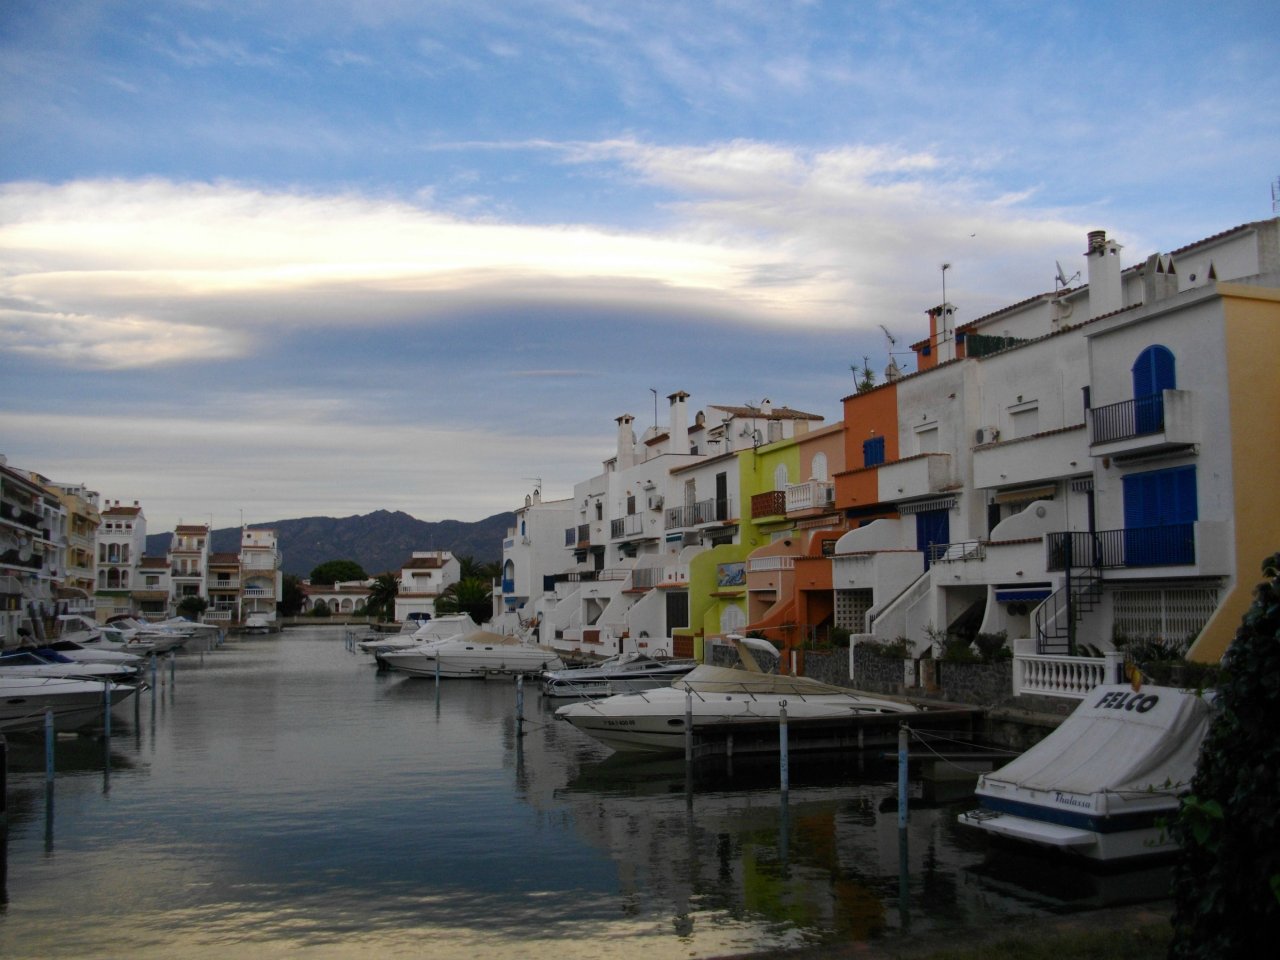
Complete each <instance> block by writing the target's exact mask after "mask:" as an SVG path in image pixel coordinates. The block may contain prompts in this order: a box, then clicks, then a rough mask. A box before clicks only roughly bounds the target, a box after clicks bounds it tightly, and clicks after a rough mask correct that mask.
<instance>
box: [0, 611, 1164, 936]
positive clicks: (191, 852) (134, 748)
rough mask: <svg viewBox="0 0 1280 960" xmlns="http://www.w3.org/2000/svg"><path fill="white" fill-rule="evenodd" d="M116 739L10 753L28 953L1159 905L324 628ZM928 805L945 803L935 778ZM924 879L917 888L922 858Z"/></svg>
mask: <svg viewBox="0 0 1280 960" xmlns="http://www.w3.org/2000/svg"><path fill="white" fill-rule="evenodd" d="M159 676H160V679H161V681H162V683H161V685H160V686H159V688H158V690H157V695H156V696H155V697H153V696H152V695H151V694H150V693H143V694H142V695H141V698H140V699H139V700H138V701H137V704H138V705H137V708H135V705H134V702H133V701H132V700H131V701H128V702H126V703H123V704H119V705H117V707H116V708H115V711H114V714H113V724H112V733H113V736H112V739H111V741H110V745H109V764H107V763H104V755H105V754H106V752H107V750H106V745H105V744H104V743H103V742H102V741H101V740H98V739H93V738H88V737H66V736H64V737H61V738H60V739H59V742H58V745H57V768H58V775H57V780H56V783H55V786H54V790H53V800H52V805H50V804H49V802H48V797H47V794H46V790H45V784H44V773H43V761H44V747H43V743H42V742H41V741H40V740H39V739H36V740H21V741H20V740H18V739H17V738H11V739H10V743H9V754H10V756H9V778H8V779H9V784H8V807H9V810H8V814H9V815H8V827H7V835H6V836H5V838H4V840H3V842H2V846H0V864H2V865H3V868H2V869H0V956H3V957H6V958H21V957H33V958H34V957H39V958H48V957H130V958H150V957H164V958H204V957H215V956H216V957H226V956H254V957H272V956H289V957H294V956H308V957H335V958H339V957H357V956H379V957H394V956H422V955H424V954H425V955H430V956H432V957H434V958H449V960H451V958H464V957H465V958H471V957H477V956H481V957H497V958H508V957H510V958H517V957H521V958H527V957H555V958H566V960H574V958H591V957H610V958H616V957H640V956H643V957H645V958H646V960H661V958H668V957H670V958H676V957H680V958H688V957H707V956H718V955H724V954H732V953H749V952H751V951H756V950H763V949H768V948H775V947H781V946H801V945H811V944H817V943H829V942H836V941H840V942H849V941H854V940H873V939H878V940H884V941H890V942H892V941H897V940H901V939H904V938H909V937H910V936H911V935H912V934H914V933H919V932H924V931H930V932H934V933H936V932H937V931H939V930H955V931H956V934H957V937H961V936H963V931H964V930H965V929H969V928H973V927H986V926H989V925H990V924H992V923H996V922H999V921H1000V920H1001V919H1002V918H1007V917H1011V916H1034V915H1037V914H1044V913H1050V912H1053V913H1059V912H1064V911H1069V910H1080V909H1088V908H1091V907H1095V906H1098V905H1101V904H1104V903H1115V902H1124V901H1126V900H1137V899H1144V898H1147V897H1149V896H1152V895H1154V896H1158V895H1159V894H1160V893H1161V890H1162V884H1163V883H1164V881H1165V878H1166V877H1167V874H1162V873H1161V872H1159V871H1157V872H1155V873H1150V872H1144V873H1141V874H1127V875H1122V876H1120V877H1106V878H1098V877H1094V876H1092V875H1090V874H1085V873H1078V872H1074V871H1065V870H1063V868H1062V867H1061V865H1050V864H1046V863H1041V862H1039V861H1036V860H1019V859H1017V858H1010V857H1009V856H1008V855H1004V854H994V853H989V852H988V851H987V849H986V845H985V841H984V840H983V839H982V838H980V837H973V836H970V835H969V834H967V833H966V832H964V831H963V830H962V829H961V828H959V827H958V826H957V825H956V824H955V813H956V811H957V810H958V809H961V808H962V807H963V804H962V805H961V807H959V808H958V807H956V806H933V807H929V806H924V805H921V806H919V807H915V808H913V809H912V812H911V818H910V827H909V830H908V834H907V847H906V850H905V851H904V850H902V849H901V846H900V844H899V835H898V829H897V812H896V808H895V807H894V806H893V804H892V798H893V797H894V795H895V791H896V781H895V776H896V774H895V771H894V769H893V767H892V766H888V765H885V764H883V763H879V762H875V761H872V762H869V763H864V765H861V766H860V765H859V764H858V763H857V762H856V761H849V763H848V765H846V766H843V767H842V766H840V765H839V764H833V763H832V762H831V761H830V760H829V759H828V760H826V761H821V762H816V761H813V760H809V759H800V758H796V757H793V758H792V764H791V790H790V795H789V800H788V802H787V804H786V805H785V807H784V806H783V805H782V803H781V802H780V798H779V792H778V789H777V771H776V765H775V764H773V763H770V764H767V765H765V766H764V768H763V769H755V770H744V769H742V768H741V765H739V767H738V768H737V769H734V770H729V769H727V768H726V763H725V761H723V760H719V761H715V760H711V761H705V762H703V763H702V765H700V766H699V768H698V773H697V775H696V777H695V780H694V783H693V785H692V789H689V784H687V783H686V778H685V772H684V767H683V761H682V760H675V761H668V760H656V761H655V760H636V759H633V758H629V757H623V756H614V755H611V754H610V752H609V751H608V750H607V749H606V748H604V747H601V746H599V745H598V744H596V743H595V741H593V740H591V739H590V738H588V737H587V736H586V735H584V734H581V733H579V732H578V731H576V730H574V729H573V728H572V727H570V726H569V725H567V724H565V723H561V722H558V721H556V720H555V719H554V717H552V715H551V709H552V708H551V706H550V705H549V704H545V703H543V702H542V700H541V698H540V697H539V696H538V694H537V692H536V685H535V684H532V683H529V684H528V689H527V691H526V695H525V716H526V718H528V722H526V724H525V736H524V737H523V738H522V739H521V740H520V742H519V745H518V744H517V737H516V724H515V687H514V685H513V684H512V683H511V682H510V681H502V682H496V681H490V682H486V681H467V680H453V681H449V680H446V681H443V682H442V684H441V686H440V689H439V693H438V695H437V690H436V685H435V683H434V682H433V681H431V680H420V679H413V678H407V677H403V676H401V675H397V674H379V673H378V672H377V671H376V670H375V669H374V667H373V661H372V660H371V659H370V658H369V657H367V656H366V655H364V654H360V653H353V652H350V651H348V649H347V647H346V644H345V643H344V642H343V631H342V630H341V629H339V628H333V627H316V628H307V629H301V630H291V631H287V632H286V633H284V634H283V635H276V636H273V637H260V638H259V637H255V638H241V639H232V640H229V641H228V642H227V643H226V644H225V645H223V646H222V647H221V648H220V649H218V650H216V651H212V652H209V653H207V654H204V655H203V656H201V655H199V654H192V653H185V654H182V655H180V656H179V657H178V659H177V661H176V671H175V674H174V680H173V682H170V681H169V671H168V670H167V669H162V670H161V671H160V674H159ZM913 789H914V790H915V791H916V792H918V785H917V784H913ZM904 862H905V864H906V866H907V869H906V871H905V872H904V871H903V870H902V869H901V867H902V864H903V863H904Z"/></svg>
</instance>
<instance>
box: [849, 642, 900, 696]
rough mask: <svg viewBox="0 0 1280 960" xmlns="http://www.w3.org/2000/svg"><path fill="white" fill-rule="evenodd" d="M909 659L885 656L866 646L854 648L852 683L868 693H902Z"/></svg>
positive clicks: (856, 687)
mask: <svg viewBox="0 0 1280 960" xmlns="http://www.w3.org/2000/svg"><path fill="white" fill-rule="evenodd" d="M908 663H909V661H906V660H902V659H900V658H898V657H884V656H881V655H880V654H878V653H874V652H872V651H871V650H868V649H867V648H866V647H864V646H861V645H859V646H856V647H854V648H853V677H852V684H853V687H854V688H855V689H857V690H865V691H866V692H867V693H892V694H900V693H902V692H903V691H904V690H905V688H906V687H905V684H904V682H903V677H904V674H905V670H906V664H908Z"/></svg>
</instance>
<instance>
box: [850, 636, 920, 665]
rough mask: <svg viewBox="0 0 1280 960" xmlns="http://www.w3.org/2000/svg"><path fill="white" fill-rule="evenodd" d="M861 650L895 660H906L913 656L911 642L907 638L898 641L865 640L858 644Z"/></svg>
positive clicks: (900, 638)
mask: <svg viewBox="0 0 1280 960" xmlns="http://www.w3.org/2000/svg"><path fill="white" fill-rule="evenodd" d="M858 649H859V650H866V651H867V652H869V653H873V654H875V655H876V656H878V657H889V658H891V659H894V660H906V659H907V658H909V657H910V656H911V641H910V640H908V639H907V638H906V637H898V639H897V640H892V641H889V640H864V641H863V642H862V643H860V644H858Z"/></svg>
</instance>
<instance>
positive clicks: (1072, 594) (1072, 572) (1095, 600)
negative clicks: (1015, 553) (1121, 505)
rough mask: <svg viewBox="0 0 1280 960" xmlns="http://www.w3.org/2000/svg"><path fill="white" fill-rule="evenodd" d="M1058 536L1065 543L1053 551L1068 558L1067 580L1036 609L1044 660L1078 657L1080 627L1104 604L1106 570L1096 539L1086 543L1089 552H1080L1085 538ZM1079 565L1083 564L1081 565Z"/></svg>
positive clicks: (1039, 647)
mask: <svg viewBox="0 0 1280 960" xmlns="http://www.w3.org/2000/svg"><path fill="white" fill-rule="evenodd" d="M1057 536H1061V537H1063V538H1064V539H1063V540H1062V541H1061V542H1051V543H1050V544H1049V549H1050V552H1051V553H1052V554H1056V555H1057V556H1058V557H1063V556H1064V555H1065V558H1066V562H1065V563H1064V564H1063V566H1062V569H1063V571H1064V574H1065V580H1064V582H1063V585H1062V586H1061V587H1059V588H1058V589H1057V590H1055V591H1054V592H1053V593H1052V594H1050V595H1049V596H1048V597H1047V598H1045V601H1044V602H1043V603H1041V604H1040V606H1039V607H1037V608H1036V612H1035V624H1036V653H1038V654H1040V655H1042V656H1053V655H1059V656H1062V655H1069V656H1075V655H1076V654H1077V653H1078V650H1077V649H1076V647H1077V644H1076V641H1075V636H1076V626H1077V624H1079V623H1080V621H1081V620H1083V619H1084V615H1085V614H1087V613H1089V612H1091V611H1093V610H1095V609H1096V608H1097V607H1098V605H1099V604H1101V603H1102V569H1101V566H1100V564H1099V562H1098V560H1097V556H1098V554H1097V550H1096V549H1093V546H1092V543H1091V541H1092V538H1088V540H1086V541H1085V543H1084V546H1085V549H1080V546H1081V544H1080V543H1079V541H1080V540H1081V539H1083V538H1082V535H1080V534H1061V535H1057ZM1086 536H1087V535H1086ZM1072 541H1076V542H1075V543H1073V542H1072ZM1073 547H1074V548H1075V549H1073ZM1078 561H1083V563H1079V565H1077V562H1078Z"/></svg>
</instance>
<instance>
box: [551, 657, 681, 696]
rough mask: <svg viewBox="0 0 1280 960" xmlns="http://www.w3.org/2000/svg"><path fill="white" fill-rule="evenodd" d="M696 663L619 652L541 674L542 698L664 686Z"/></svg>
mask: <svg viewBox="0 0 1280 960" xmlns="http://www.w3.org/2000/svg"><path fill="white" fill-rule="evenodd" d="M697 665H698V662H697V661H696V660H672V659H668V658H665V657H650V656H647V655H645V654H643V653H637V652H629V653H621V654H618V656H616V657H610V658H609V659H608V660H602V661H601V662H599V663H595V664H591V665H589V666H583V667H569V668H568V669H566V670H548V671H547V672H546V673H544V674H543V675H542V695H543V696H544V697H600V696H609V695H610V694H614V693H635V692H636V691H638V690H652V689H653V688H655V687H665V686H668V685H670V683H671V682H672V681H673V680H678V679H680V678H681V677H683V676H684V675H685V674H687V673H689V671H691V670H693V669H694V668H695V667H696V666H697Z"/></svg>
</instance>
